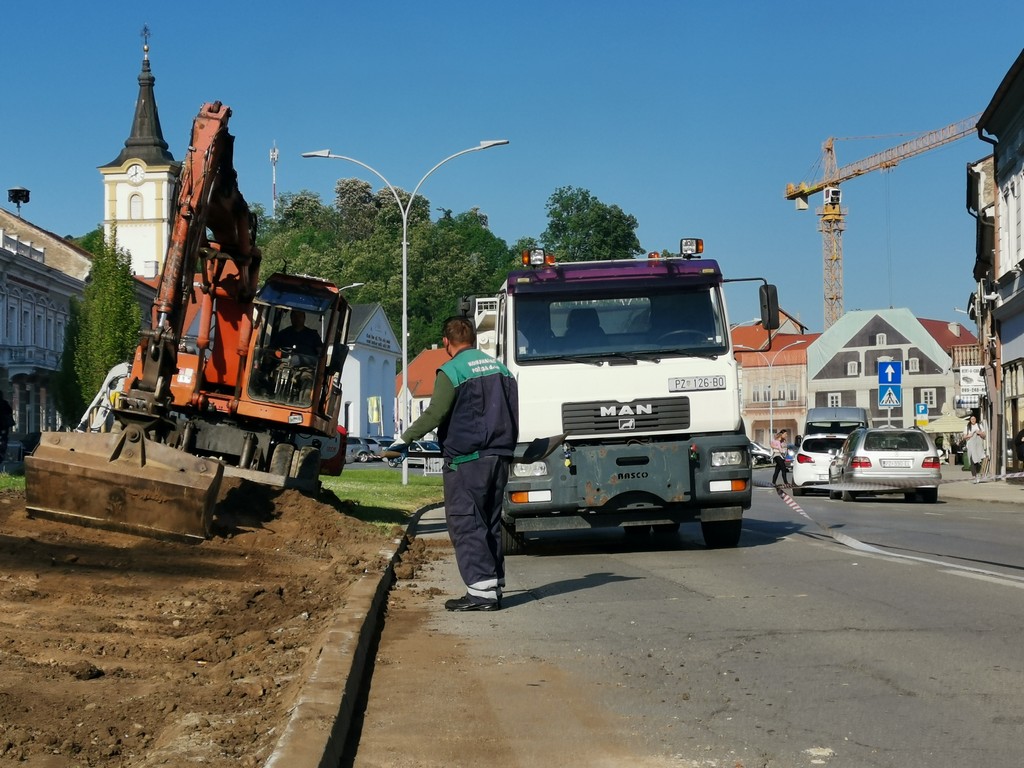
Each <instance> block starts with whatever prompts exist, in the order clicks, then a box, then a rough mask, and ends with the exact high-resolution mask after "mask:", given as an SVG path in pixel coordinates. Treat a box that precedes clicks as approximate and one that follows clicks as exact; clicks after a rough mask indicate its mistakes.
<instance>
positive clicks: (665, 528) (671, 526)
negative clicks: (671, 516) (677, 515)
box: [651, 523, 679, 536]
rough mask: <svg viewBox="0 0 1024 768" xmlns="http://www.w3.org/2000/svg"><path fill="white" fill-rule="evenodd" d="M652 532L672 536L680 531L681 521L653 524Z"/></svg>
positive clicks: (657, 534)
mask: <svg viewBox="0 0 1024 768" xmlns="http://www.w3.org/2000/svg"><path fill="white" fill-rule="evenodd" d="M651 532H652V533H653V534H654V535H655V536H671V535H672V534H673V533H679V523H658V524H657V525H652V526H651Z"/></svg>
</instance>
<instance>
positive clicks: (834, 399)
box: [828, 392, 843, 408]
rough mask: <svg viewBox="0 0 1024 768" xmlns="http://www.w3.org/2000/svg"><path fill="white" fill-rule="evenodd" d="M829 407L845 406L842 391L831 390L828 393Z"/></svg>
mask: <svg viewBox="0 0 1024 768" xmlns="http://www.w3.org/2000/svg"><path fill="white" fill-rule="evenodd" d="M828 407H829V408H842V407H843V393H842V392H829V393H828Z"/></svg>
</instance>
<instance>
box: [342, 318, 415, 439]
mask: <svg viewBox="0 0 1024 768" xmlns="http://www.w3.org/2000/svg"><path fill="white" fill-rule="evenodd" d="M348 348H349V353H348V358H347V359H346V360H345V367H344V369H343V370H342V373H341V388H342V393H343V396H344V401H343V402H344V405H343V409H342V413H341V414H339V416H338V423H340V424H341V425H342V426H344V427H345V429H347V430H348V433H349V434H350V435H353V436H355V437H375V436H378V435H386V436H388V437H391V436H393V435H394V434H395V419H394V415H395V386H394V382H395V370H396V369H397V368H398V361H399V360H400V359H401V357H402V349H401V347H400V346H399V344H398V337H396V336H395V332H394V331H393V330H392V329H391V323H390V322H389V321H388V318H387V315H386V314H385V313H384V308H383V307H382V306H381V305H380V304H353V305H352V320H351V322H350V323H349V329H348Z"/></svg>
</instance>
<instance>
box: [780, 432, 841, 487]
mask: <svg viewBox="0 0 1024 768" xmlns="http://www.w3.org/2000/svg"><path fill="white" fill-rule="evenodd" d="M844 442H846V435H838V434H810V435H807V436H806V437H805V438H804V439H803V440H802V441H801V442H800V447H799V448H797V449H796V456H794V457H793V464H792V466H791V470H792V472H793V489H792V494H793V495H794V496H803V495H804V493H805V492H806V491H808V490H812V491H813V490H819V489H818V488H815V486H818V485H827V484H828V467H829V464H831V463H832V459H833V458H835V456H836V454H837V453H839V450H840V449H841V448H842V447H843V443H844ZM820 490H823V491H825V490H827V489H824V488H822V489H820Z"/></svg>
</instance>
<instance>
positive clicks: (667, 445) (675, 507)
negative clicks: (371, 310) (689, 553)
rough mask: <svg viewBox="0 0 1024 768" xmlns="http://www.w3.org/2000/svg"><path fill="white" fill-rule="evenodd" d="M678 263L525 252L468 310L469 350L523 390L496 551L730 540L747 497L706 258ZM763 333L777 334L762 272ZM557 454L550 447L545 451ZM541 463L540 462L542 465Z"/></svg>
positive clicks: (742, 442)
mask: <svg viewBox="0 0 1024 768" xmlns="http://www.w3.org/2000/svg"><path fill="white" fill-rule="evenodd" d="M702 252H703V241H701V240H696V239H685V240H682V241H681V243H680V255H679V256H673V257H666V258H661V257H659V256H658V254H651V256H650V257H649V258H647V259H640V260H638V259H623V260H615V261H597V262H573V263H566V264H559V263H556V262H555V260H554V258H553V257H552V256H551V254H547V253H545V252H543V251H542V250H535V251H530V252H527V253H524V254H523V264H524V267H525V268H524V269H520V270H516V271H513V272H512V273H511V274H510V275H509V277H508V279H507V281H506V282H505V284H504V286H503V287H502V290H501V291H500V293H499V294H498V295H497V296H496V297H493V298H486V299H484V298H478V299H476V300H475V302H474V303H473V306H472V308H471V309H469V308H467V309H468V311H472V312H473V316H474V320H475V322H476V326H477V335H478V345H479V346H480V348H481V349H484V350H486V351H488V352H490V353H491V354H493V355H495V356H496V357H498V359H500V360H501V361H502V362H504V363H505V365H506V366H507V367H508V368H509V370H510V371H511V372H512V374H513V375H514V376H515V377H516V379H517V380H518V383H519V406H520V436H519V439H520V445H519V446H518V448H517V452H516V455H517V457H518V459H519V461H518V462H517V463H513V466H512V473H511V476H510V478H509V484H508V487H507V490H506V496H505V502H504V508H503V520H502V521H503V525H504V528H503V543H504V545H505V549H506V552H509V553H515V552H517V551H519V550H521V549H522V547H523V546H524V541H525V539H524V534H525V533H527V532H530V531H539V530H565V529H570V528H582V527H599V526H625V527H634V526H635V527H645V528H647V529H650V528H651V527H654V528H655V529H662V528H665V529H668V528H676V527H678V525H679V524H680V523H681V522H686V521H700V523H701V528H702V532H703V535H704V540H705V543H706V544H707V545H708V546H709V547H734V546H736V545H737V544H738V542H739V536H740V528H741V524H742V516H743V510H744V509H748V508H749V507H750V501H751V459H750V453H749V441H748V439H747V437H746V435H745V433H744V430H743V421H742V419H741V417H740V398H739V379H738V375H737V364H736V359H735V357H734V356H733V349H732V340H731V337H730V335H729V319H728V315H727V313H726V308H725V298H724V292H723V284H724V283H726V282H731V281H729V280H725V279H724V278H723V276H722V272H721V270H720V268H719V266H718V263H717V262H716V261H713V260H710V259H704V258H700V257H699V255H700V254H701V253H702ZM750 279H751V280H757V281H758V282H761V283H762V286H761V288H760V301H761V315H762V323H763V325H764V327H765V328H767V329H769V330H773V329H775V328H777V327H778V300H777V294H776V290H775V287H774V286H772V285H768V284H767V283H766V282H765V281H764V280H761V279H759V278H750ZM550 446H554V450H553V451H551V452H550V453H548V452H547V450H546V448H547V447H550ZM545 454H546V455H545Z"/></svg>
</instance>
